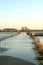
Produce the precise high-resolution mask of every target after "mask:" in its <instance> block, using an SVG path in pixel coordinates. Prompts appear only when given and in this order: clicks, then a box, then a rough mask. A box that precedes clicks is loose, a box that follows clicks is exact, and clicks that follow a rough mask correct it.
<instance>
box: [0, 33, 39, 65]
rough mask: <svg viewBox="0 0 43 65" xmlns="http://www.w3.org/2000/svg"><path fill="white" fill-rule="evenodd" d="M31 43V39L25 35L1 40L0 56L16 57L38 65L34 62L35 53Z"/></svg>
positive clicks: (37, 64)
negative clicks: (0, 50)
mask: <svg viewBox="0 0 43 65" xmlns="http://www.w3.org/2000/svg"><path fill="white" fill-rule="evenodd" d="M32 42H33V41H32V39H31V38H30V36H28V35H26V33H21V34H20V35H17V36H14V37H11V38H9V39H6V40H3V41H1V42H0V48H1V49H2V52H0V55H5V56H12V57H17V58H20V59H23V60H26V61H30V62H32V63H34V64H35V65H39V63H38V61H37V60H35V58H36V53H35V51H34V50H33V47H34V45H33V44H32ZM3 49H4V50H3Z"/></svg>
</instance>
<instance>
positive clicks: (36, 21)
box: [0, 0, 43, 29]
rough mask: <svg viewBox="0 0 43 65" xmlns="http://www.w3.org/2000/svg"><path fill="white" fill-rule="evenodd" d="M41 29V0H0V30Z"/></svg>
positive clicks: (42, 21)
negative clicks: (25, 27)
mask: <svg viewBox="0 0 43 65" xmlns="http://www.w3.org/2000/svg"><path fill="white" fill-rule="evenodd" d="M22 26H23V27H24V26H27V27H28V28H30V29H43V0H0V29H3V28H17V29H20V28H21V27H22Z"/></svg>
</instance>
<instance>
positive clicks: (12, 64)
mask: <svg viewBox="0 0 43 65" xmlns="http://www.w3.org/2000/svg"><path fill="white" fill-rule="evenodd" d="M0 65H35V64H33V63H31V62H28V61H25V60H22V59H19V58H16V57H11V56H0Z"/></svg>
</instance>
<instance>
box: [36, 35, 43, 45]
mask: <svg viewBox="0 0 43 65" xmlns="http://www.w3.org/2000/svg"><path fill="white" fill-rule="evenodd" d="M37 38H39V39H40V41H41V44H42V45H43V36H37Z"/></svg>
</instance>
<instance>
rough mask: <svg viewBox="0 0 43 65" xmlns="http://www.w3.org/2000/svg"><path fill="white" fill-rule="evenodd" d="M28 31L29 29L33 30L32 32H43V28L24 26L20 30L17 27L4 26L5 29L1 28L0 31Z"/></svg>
mask: <svg viewBox="0 0 43 65" xmlns="http://www.w3.org/2000/svg"><path fill="white" fill-rule="evenodd" d="M18 31H20V32H28V31H31V32H42V33H43V30H37V29H29V28H27V27H22V28H21V29H20V30H18V29H16V28H4V29H0V32H18Z"/></svg>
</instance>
